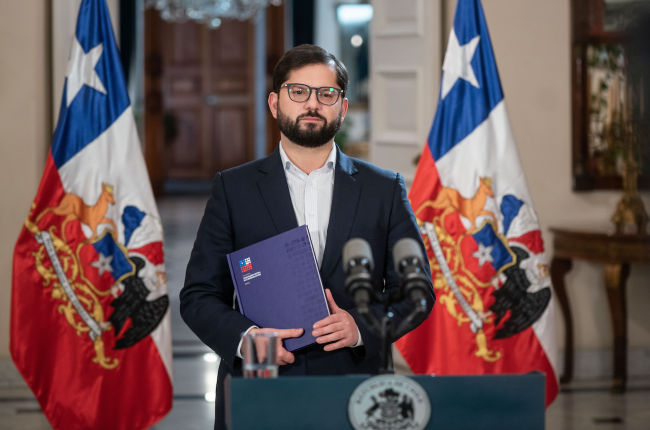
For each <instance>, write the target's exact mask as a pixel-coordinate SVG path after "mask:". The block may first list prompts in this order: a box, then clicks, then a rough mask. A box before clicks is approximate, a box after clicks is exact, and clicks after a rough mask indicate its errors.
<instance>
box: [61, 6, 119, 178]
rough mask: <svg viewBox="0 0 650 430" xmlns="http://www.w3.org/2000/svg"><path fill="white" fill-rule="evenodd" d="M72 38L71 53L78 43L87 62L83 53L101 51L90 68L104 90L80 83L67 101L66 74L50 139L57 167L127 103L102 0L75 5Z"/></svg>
mask: <svg viewBox="0 0 650 430" xmlns="http://www.w3.org/2000/svg"><path fill="white" fill-rule="evenodd" d="M75 38H76V40H73V42H72V50H71V52H73V53H74V48H75V47H76V46H77V43H78V44H79V45H80V46H81V49H83V54H85V55H83V58H84V60H85V61H86V62H88V61H91V58H86V55H87V56H88V57H92V55H89V54H90V52H91V51H92V50H93V49H95V48H97V51H98V52H99V51H100V50H101V54H100V55H99V58H98V59H97V63H96V64H95V67H94V69H93V70H94V73H96V75H97V78H98V79H99V81H101V86H103V88H104V89H105V91H106V92H105V93H104V92H102V91H99V90H97V89H96V88H92V87H91V86H89V85H87V84H82V86H81V88H80V89H79V91H78V92H77V93H75V95H74V97H73V98H72V99H71V100H68V85H69V84H71V82H69V80H70V76H68V77H66V83H65V86H64V88H63V97H62V100H61V107H60V111H59V121H58V123H57V126H56V130H55V132H54V137H53V139H52V158H53V159H54V164H55V165H56V167H57V168H60V167H61V166H62V165H64V164H65V163H66V162H67V161H68V160H70V159H71V158H72V157H74V156H75V154H77V153H78V152H79V151H81V150H82V149H83V148H84V147H86V146H87V145H88V144H90V143H91V142H93V141H94V140H95V139H97V137H99V135H100V134H102V133H103V132H104V131H106V129H108V128H109V127H110V126H111V124H113V123H114V122H115V120H116V119H117V118H118V117H119V116H120V115H121V114H122V113H123V112H124V111H125V110H126V108H128V107H129V105H130V102H129V96H128V93H127V91H126V84H125V80H124V72H123V70H122V63H121V60H120V54H119V51H118V49H117V45H116V43H115V37H114V34H113V26H112V25H111V18H110V15H109V12H108V8H107V6H106V2H105V0H83V2H82V3H81V6H80V7H79V16H78V18H77V27H76V32H75ZM79 58H80V57H72V56H71V58H70V61H71V64H69V69H70V67H72V68H74V67H75V63H74V61H73V60H78V59H79ZM77 66H79V65H77ZM86 66H87V64H86ZM78 69H79V70H82V69H83V68H82V67H78ZM84 82H85V81H84ZM97 85H98V86H99V84H97Z"/></svg>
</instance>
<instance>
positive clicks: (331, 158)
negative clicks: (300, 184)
mask: <svg viewBox="0 0 650 430" xmlns="http://www.w3.org/2000/svg"><path fill="white" fill-rule="evenodd" d="M279 145H280V158H281V159H282V165H283V166H284V169H285V170H289V168H290V167H291V166H293V167H294V168H295V169H296V170H298V171H300V172H302V170H300V169H298V167H296V165H295V164H293V163H292V162H291V160H289V156H288V155H287V153H286V152H284V148H283V147H282V142H280V144H279ZM334 164H336V143H334V144H333V145H332V150H331V151H330V154H329V155H328V156H327V160H326V161H325V166H327V167H328V168H330V169H334ZM325 166H323V167H325ZM323 167H321V169H322V168H323ZM317 170H320V169H317ZM303 173H304V172H303Z"/></svg>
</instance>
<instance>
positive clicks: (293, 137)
mask: <svg viewBox="0 0 650 430" xmlns="http://www.w3.org/2000/svg"><path fill="white" fill-rule="evenodd" d="M284 83H285V84H286V83H291V84H296V83H297V84H304V85H307V86H310V87H314V88H320V87H334V88H338V84H337V82H336V72H335V71H334V69H333V68H330V67H328V66H326V65H324V64H315V65H309V66H305V67H303V68H301V69H297V70H293V71H292V72H291V73H290V75H289V78H288V79H287V81H286V82H284ZM313 92H314V91H313V90H312V93H313ZM269 107H270V109H271V112H272V113H273V117H275V118H276V119H277V120H278V127H279V128H280V131H281V132H282V134H283V135H284V136H285V137H286V138H287V139H289V140H290V141H291V142H293V143H295V144H297V145H300V146H304V147H306V148H318V147H320V146H323V145H325V144H327V143H328V142H330V141H331V140H332V139H333V138H334V136H335V135H336V133H337V132H338V131H339V128H340V127H341V122H342V121H343V118H344V117H345V114H346V113H347V107H348V101H347V99H344V98H343V97H339V99H338V100H337V102H336V103H335V104H333V105H331V106H328V105H324V104H322V103H320V102H319V101H318V99H317V97H316V94H312V95H311V96H310V97H309V100H307V101H306V102H302V103H298V102H294V101H293V100H291V98H290V97H289V91H288V89H287V88H286V87H284V88H282V89H281V90H280V94H276V93H271V94H270V95H269Z"/></svg>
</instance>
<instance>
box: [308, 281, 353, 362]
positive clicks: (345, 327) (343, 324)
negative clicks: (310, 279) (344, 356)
mask: <svg viewBox="0 0 650 430" xmlns="http://www.w3.org/2000/svg"><path fill="white" fill-rule="evenodd" d="M325 295H326V296H327V303H328V304H329V306H330V310H331V311H332V315H330V316H328V317H327V318H325V319H322V320H320V321H318V322H317V323H316V324H314V331H313V332H312V336H314V337H316V342H318V343H328V342H334V341H338V342H336V343H332V344H330V345H326V346H325V348H324V349H325V351H334V350H335V349H339V348H345V347H346V346H354V345H356V344H357V342H358V341H359V329H358V328H357V323H356V322H355V321H354V318H352V315H350V314H349V313H348V312H347V311H345V310H343V309H341V308H339V307H338V306H336V303H335V302H334V298H333V297H332V292H331V291H330V290H329V289H327V290H325Z"/></svg>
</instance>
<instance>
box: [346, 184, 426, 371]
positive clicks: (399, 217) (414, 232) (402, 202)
mask: <svg viewBox="0 0 650 430" xmlns="http://www.w3.org/2000/svg"><path fill="white" fill-rule="evenodd" d="M405 237H410V238H413V239H415V240H416V241H417V242H418V243H419V244H420V247H421V248H422V254H423V255H425V256H426V255H427V253H426V249H425V247H424V242H423V241H422V235H421V234H420V230H419V228H418V225H417V221H416V219H415V215H414V214H413V210H412V209H411V204H410V203H409V201H408V198H407V196H406V188H405V186H404V179H403V178H402V175H400V174H399V173H398V174H397V175H396V178H395V190H394V193H393V199H392V208H391V211H390V217H389V221H388V239H387V242H386V250H385V252H386V255H387V256H388V258H386V264H385V266H384V271H383V277H384V282H385V283H384V287H385V290H384V291H385V292H386V293H388V294H390V293H391V292H393V291H395V290H397V289H398V288H399V274H398V273H397V272H396V271H395V267H394V264H393V246H395V243H397V241H398V240H400V239H402V238H405ZM424 266H425V267H424V271H425V272H426V274H427V279H428V280H429V294H430V297H428V298H427V316H428V315H429V314H430V313H431V309H432V308H433V304H434V302H435V300H436V296H435V293H434V292H433V285H432V283H431V270H430V268H429V264H425V265H424ZM371 310H372V312H373V313H374V314H375V317H376V318H377V319H378V320H379V321H381V318H382V317H383V305H381V304H378V303H375V304H373V305H371ZM390 310H391V311H392V312H393V315H394V316H393V328H395V329H396V328H397V327H399V325H400V324H401V322H402V321H403V320H404V318H406V317H407V316H408V315H409V314H410V313H411V311H412V310H413V305H412V304H411V302H410V299H408V298H406V299H403V300H401V301H400V302H398V303H394V304H392V305H391V308H390ZM350 314H351V315H352V317H353V318H354V319H355V322H356V323H357V326H358V327H359V331H360V332H361V337H362V338H363V343H364V347H365V352H366V358H367V357H371V356H372V355H374V354H375V353H377V352H379V351H380V350H381V338H380V337H379V335H377V334H375V333H374V332H372V331H370V330H369V329H368V327H366V325H365V323H364V322H363V321H362V320H363V318H362V317H361V315H359V312H358V310H357V309H356V308H354V309H352V310H350ZM396 340H397V339H391V342H395V341H396ZM355 349H356V348H355Z"/></svg>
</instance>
